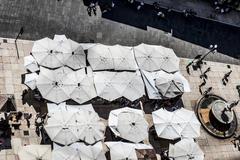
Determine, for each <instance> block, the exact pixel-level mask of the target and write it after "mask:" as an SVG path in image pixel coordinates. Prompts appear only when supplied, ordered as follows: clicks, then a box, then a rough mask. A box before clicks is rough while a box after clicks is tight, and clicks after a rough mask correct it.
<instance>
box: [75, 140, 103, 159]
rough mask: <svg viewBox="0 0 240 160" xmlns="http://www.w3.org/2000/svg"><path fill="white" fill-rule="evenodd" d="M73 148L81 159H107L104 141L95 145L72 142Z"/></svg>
mask: <svg viewBox="0 0 240 160" xmlns="http://www.w3.org/2000/svg"><path fill="white" fill-rule="evenodd" d="M71 148H72V149H73V150H75V151H76V152H78V154H79V155H80V158H81V160H106V157H105V152H104V150H103V145H102V142H97V143H96V144H94V145H86V144H84V143H79V142H76V143H73V144H71Z"/></svg>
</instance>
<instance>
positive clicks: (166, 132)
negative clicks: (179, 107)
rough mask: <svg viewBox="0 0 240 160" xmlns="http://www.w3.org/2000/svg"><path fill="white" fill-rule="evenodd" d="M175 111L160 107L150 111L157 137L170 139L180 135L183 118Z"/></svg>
mask: <svg viewBox="0 0 240 160" xmlns="http://www.w3.org/2000/svg"><path fill="white" fill-rule="evenodd" d="M175 113H176V112H169V111H167V110H165V109H162V108H161V109H159V110H157V111H154V112H152V118H153V124H154V127H155V130H156V132H157V135H158V137H161V138H165V139H172V140H174V139H177V138H180V137H181V132H182V127H181V126H180V124H181V123H184V119H183V118H182V117H178V116H176V114H175Z"/></svg>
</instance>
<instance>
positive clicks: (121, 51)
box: [109, 45, 138, 70]
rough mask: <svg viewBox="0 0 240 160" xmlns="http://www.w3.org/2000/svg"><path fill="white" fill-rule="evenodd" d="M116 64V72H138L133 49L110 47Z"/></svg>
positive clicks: (119, 46)
mask: <svg viewBox="0 0 240 160" xmlns="http://www.w3.org/2000/svg"><path fill="white" fill-rule="evenodd" d="M109 50H110V53H111V55H112V58H113V62H114V69H115V70H137V68H138V66H137V63H136V60H135V57H134V53H133V49H130V48H127V47H124V46H121V45H114V46H109Z"/></svg>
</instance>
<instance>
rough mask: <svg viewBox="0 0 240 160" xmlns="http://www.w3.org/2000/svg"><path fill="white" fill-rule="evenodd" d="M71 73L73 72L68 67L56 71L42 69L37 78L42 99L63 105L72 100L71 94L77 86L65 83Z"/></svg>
mask: <svg viewBox="0 0 240 160" xmlns="http://www.w3.org/2000/svg"><path fill="white" fill-rule="evenodd" d="M70 72H73V71H72V70H71V69H69V68H67V67H61V68H58V69H56V70H49V69H46V68H43V67H41V68H40V74H39V76H38V78H37V88H38V90H39V91H40V93H41V95H42V97H43V98H45V99H47V100H49V101H52V102H54V103H61V102H63V101H66V100H68V99H70V94H71V93H72V91H73V89H74V87H75V86H74V84H69V83H63V82H64V79H66V78H67V75H68V74H69V73H70Z"/></svg>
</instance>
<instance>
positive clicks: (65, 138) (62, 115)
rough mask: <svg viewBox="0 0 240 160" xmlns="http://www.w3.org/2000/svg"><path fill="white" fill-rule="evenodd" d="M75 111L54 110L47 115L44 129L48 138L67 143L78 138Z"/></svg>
mask: <svg viewBox="0 0 240 160" xmlns="http://www.w3.org/2000/svg"><path fill="white" fill-rule="evenodd" d="M79 125H80V124H78V123H77V119H76V112H73V111H63V110H61V111H55V112H52V113H51V114H50V116H49V117H48V119H47V121H46V123H45V125H44V129H45V130H46V132H47V134H48V136H49V137H50V139H51V140H52V141H54V142H57V143H60V144H63V145H68V144H71V143H73V142H76V141H78V140H79V138H78V133H77V132H78V131H77V127H78V126H79Z"/></svg>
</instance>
